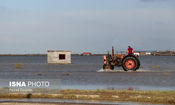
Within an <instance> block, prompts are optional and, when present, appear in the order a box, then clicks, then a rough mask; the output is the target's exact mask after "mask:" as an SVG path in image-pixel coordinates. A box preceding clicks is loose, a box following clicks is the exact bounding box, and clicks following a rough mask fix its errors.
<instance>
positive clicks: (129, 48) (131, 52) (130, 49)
mask: <svg viewBox="0 0 175 105" xmlns="http://www.w3.org/2000/svg"><path fill="white" fill-rule="evenodd" d="M128 54H129V55H131V54H133V49H132V47H131V46H128Z"/></svg>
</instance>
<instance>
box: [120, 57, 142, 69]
mask: <svg viewBox="0 0 175 105" xmlns="http://www.w3.org/2000/svg"><path fill="white" fill-rule="evenodd" d="M122 67H123V69H124V70H125V71H128V70H133V71H136V70H137V69H139V67H140V61H139V59H137V58H136V57H135V56H132V55H128V56H126V57H124V58H123V60H122Z"/></svg>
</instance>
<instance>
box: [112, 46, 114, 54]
mask: <svg viewBox="0 0 175 105" xmlns="http://www.w3.org/2000/svg"><path fill="white" fill-rule="evenodd" d="M112 57H114V47H113V46H112Z"/></svg>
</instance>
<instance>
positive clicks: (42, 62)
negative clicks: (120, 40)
mask: <svg viewBox="0 0 175 105" xmlns="http://www.w3.org/2000/svg"><path fill="white" fill-rule="evenodd" d="M140 61H141V68H140V69H139V70H138V71H137V72H124V71H123V70H122V68H117V67H116V68H115V70H114V71H112V72H104V71H103V70H102V65H103V59H102V56H72V64H70V65H48V64H47V57H46V56H0V81H1V84H0V87H7V81H12V80H15V79H18V80H19V79H20V80H25V79H29V80H31V79H35V80H38V79H45V80H54V81H57V82H55V83H53V84H52V85H51V86H50V87H49V88H58V89H66V88H67V89H128V88H129V87H132V88H134V89H135V90H175V82H174V81H175V64H174V62H175V56H141V57H140ZM20 65H22V67H21V68H18V67H17V66H20Z"/></svg>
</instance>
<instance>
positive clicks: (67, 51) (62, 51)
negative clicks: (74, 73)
mask: <svg viewBox="0 0 175 105" xmlns="http://www.w3.org/2000/svg"><path fill="white" fill-rule="evenodd" d="M47 52H72V51H69V50H48V51H47Z"/></svg>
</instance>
